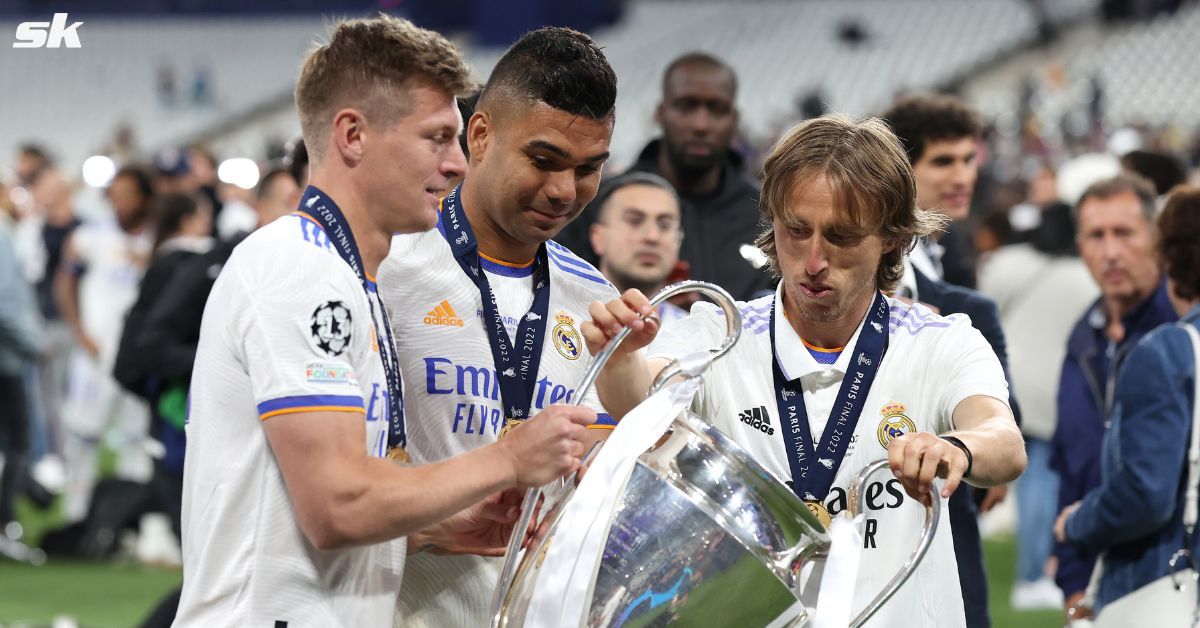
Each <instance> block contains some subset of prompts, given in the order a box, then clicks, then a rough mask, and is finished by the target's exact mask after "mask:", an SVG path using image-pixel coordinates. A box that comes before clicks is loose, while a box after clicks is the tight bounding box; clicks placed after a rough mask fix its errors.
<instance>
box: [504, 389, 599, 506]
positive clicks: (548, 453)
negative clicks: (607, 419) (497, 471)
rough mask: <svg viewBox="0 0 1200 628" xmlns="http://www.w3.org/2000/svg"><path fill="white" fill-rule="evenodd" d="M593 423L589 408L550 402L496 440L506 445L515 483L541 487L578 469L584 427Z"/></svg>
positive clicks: (528, 486)
mask: <svg viewBox="0 0 1200 628" xmlns="http://www.w3.org/2000/svg"><path fill="white" fill-rule="evenodd" d="M595 422H596V411H595V410H592V409H591V408H586V407H583V406H563V405H553V406H550V407H548V408H546V409H545V410H542V411H541V412H539V413H537V415H535V416H534V417H533V418H532V419H530V420H528V421H526V422H524V423H522V424H521V425H519V426H517V427H516V428H515V429H513V430H512V431H511V432H509V433H508V434H507V435H506V436H505V437H504V438H501V439H500V440H499V441H496V442H497V443H498V444H500V445H501V446H503V447H506V448H507V451H508V454H509V459H510V461H511V462H512V465H513V471H514V473H515V478H516V482H517V485H518V486H522V487H526V488H534V487H539V486H544V485H546V484H549V483H550V482H552V481H554V480H557V479H559V478H561V477H562V476H564V475H567V474H570V473H572V472H574V471H575V470H576V469H578V468H579V459H580V457H581V456H583V454H584V452H585V451H586V449H585V445H584V442H585V441H587V431H588V430H587V426H589V425H591V424H592V423H595Z"/></svg>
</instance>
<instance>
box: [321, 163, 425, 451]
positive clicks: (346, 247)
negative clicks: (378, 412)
mask: <svg viewBox="0 0 1200 628" xmlns="http://www.w3.org/2000/svg"><path fill="white" fill-rule="evenodd" d="M299 211H300V213H302V214H304V215H305V216H308V217H309V218H312V219H313V220H315V221H316V222H317V224H318V225H320V226H321V229H322V230H323V231H324V232H325V236H326V237H327V238H329V241H330V242H331V243H332V244H333V249H334V250H335V251H337V254H338V255H339V256H341V258H342V259H343V260H345V262H346V264H347V265H349V266H350V269H351V270H353V271H354V275H355V276H356V277H358V280H359V282H361V283H362V287H363V291H365V292H368V293H370V292H375V291H376V286H375V282H374V281H372V280H371V279H370V278H368V277H367V272H366V269H365V268H364V267H363V261H362V256H361V255H359V253H358V244H356V243H355V242H354V234H353V233H351V231H350V223H348V222H346V216H345V215H344V214H342V210H341V209H339V208H338V206H337V204H336V203H334V202H333V199H331V198H329V195H328V194H326V193H324V192H322V191H321V190H319V189H317V188H315V187H313V186H311V185H310V186H308V188H307V189H305V190H304V196H303V197H302V198H301V199H300V210H299ZM367 303H368V304H370V303H371V296H370V294H368V295H367ZM377 305H378V306H379V314H380V316H381V317H383V331H382V333H381V332H380V330H379V322H378V321H376V320H375V317H374V316H372V317H371V324H372V325H374V326H375V338H376V339H377V340H376V341H377V343H378V344H379V358H380V360H382V361H383V376H384V379H385V380H386V381H387V406H388V448H389V449H391V448H393V447H403V446H404V445H405V444H406V443H407V441H408V437H407V436H406V435H405V432H404V386H403V383H402V382H401V379H400V363H399V361H398V360H397V359H396V344H395V343H393V342H392V325H391V323H389V322H388V315H387V310H386V309H385V308H384V307H383V301H382V300H379V301H378V302H377Z"/></svg>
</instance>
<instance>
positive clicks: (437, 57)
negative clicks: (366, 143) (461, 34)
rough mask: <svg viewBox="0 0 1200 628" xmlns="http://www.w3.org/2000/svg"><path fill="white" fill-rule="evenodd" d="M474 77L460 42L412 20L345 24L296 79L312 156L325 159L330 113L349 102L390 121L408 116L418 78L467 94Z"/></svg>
mask: <svg viewBox="0 0 1200 628" xmlns="http://www.w3.org/2000/svg"><path fill="white" fill-rule="evenodd" d="M470 74H471V71H470V68H468V67H467V63H466V61H464V60H463V55H462V51H460V50H459V49H458V47H456V46H455V45H454V44H452V43H450V41H449V40H447V39H446V38H445V37H442V36H441V35H440V34H438V33H435V32H433V31H430V30H425V29H423V28H418V27H417V26H415V25H413V23H412V22H409V21H408V20H402V19H399V18H395V17H391V16H388V15H382V14H381V15H379V16H378V17H374V18H370V19H356V20H343V21H341V22H338V24H337V25H336V26H334V28H333V34H332V35H331V36H330V39H329V43H327V44H324V45H321V46H318V47H317V48H316V49H314V50H313V51H312V52H310V53H309V55H308V57H306V58H305V59H304V64H303V66H302V67H301V69H300V78H299V80H298V81H297V82H296V109H297V110H298V112H299V114H300V129H301V132H302V133H303V134H304V143H305V145H306V146H307V147H308V151H309V154H310V155H312V159H313V161H319V160H320V159H321V157H323V156H324V154H325V150H326V149H327V146H326V143H327V139H328V135H329V129H330V125H331V122H332V119H331V116H332V115H333V113H334V112H336V111H338V110H339V109H341V108H343V107H354V108H355V109H358V110H360V111H362V112H363V114H364V115H366V116H367V117H368V119H372V120H373V121H376V122H378V123H380V124H384V125H386V124H389V123H390V122H391V121H393V120H395V118H397V117H400V116H402V115H404V114H405V113H407V111H408V107H410V106H411V102H410V101H409V99H408V98H407V97H406V94H405V93H404V91H405V90H406V89H408V88H411V87H412V86H413V85H414V83H416V84H426V85H431V86H434V87H438V88H441V89H443V90H445V91H446V93H448V94H450V95H452V96H461V95H464V94H466V93H467V92H469V91H470V90H471V89H473V88H474V87H475V85H474V83H473V82H472V80H471V76H470Z"/></svg>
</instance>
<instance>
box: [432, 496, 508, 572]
mask: <svg viewBox="0 0 1200 628" xmlns="http://www.w3.org/2000/svg"><path fill="white" fill-rule="evenodd" d="M523 496H524V492H523V491H520V490H516V489H510V490H507V491H502V492H500V493H496V494H495V495H492V496H491V497H488V498H487V499H485V500H483V501H481V502H478V503H476V504H474V505H472V506H470V507H469V508H465V509H463V510H460V511H459V512H456V513H454V514H453V515H451V516H450V517H448V518H447V519H445V520H443V521H441V522H439V523H437V524H435V525H433V526H430V527H429V528H427V529H425V530H422V531H421V532H419V533H417V534H415V535H413V536H412V538H411V539H410V541H409V551H417V552H420V551H430V552H432V553H434V554H475V555H478V556H503V555H504V552H505V550H506V549H508V537H509V536H511V535H512V531H513V527H514V526H515V524H516V521H517V517H518V516H519V515H520V514H521V499H522V497H523Z"/></svg>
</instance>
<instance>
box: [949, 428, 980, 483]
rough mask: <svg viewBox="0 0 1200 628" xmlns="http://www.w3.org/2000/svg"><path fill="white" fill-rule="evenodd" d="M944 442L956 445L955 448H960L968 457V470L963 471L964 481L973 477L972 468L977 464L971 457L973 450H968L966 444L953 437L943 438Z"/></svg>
mask: <svg viewBox="0 0 1200 628" xmlns="http://www.w3.org/2000/svg"><path fill="white" fill-rule="evenodd" d="M942 440H944V441H946V442H948V443H950V444H951V445H954V446H955V447H958V448H959V449H961V450H962V452H963V453H964V454H966V455H967V470H966V471H963V479H964V480H965V479H967V478H969V477H971V467H972V466H974V464H975V457H974V456H972V455H971V450H970V449H968V448H967V445H966V443H964V442H962V441H961V440H958V439H957V438H955V437H953V436H943V437H942Z"/></svg>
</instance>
